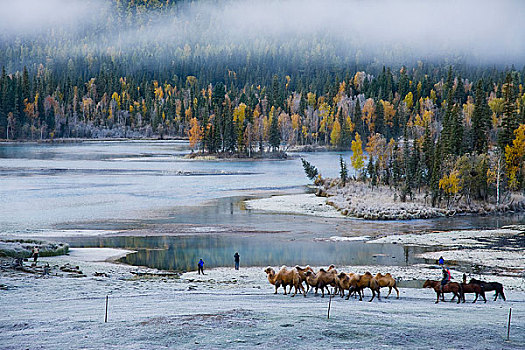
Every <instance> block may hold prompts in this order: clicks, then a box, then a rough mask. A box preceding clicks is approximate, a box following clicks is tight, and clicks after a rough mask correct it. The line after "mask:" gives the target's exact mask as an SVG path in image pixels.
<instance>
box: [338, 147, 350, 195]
mask: <svg viewBox="0 0 525 350" xmlns="http://www.w3.org/2000/svg"><path fill="white" fill-rule="evenodd" d="M339 167H340V170H339V176H340V177H341V182H342V183H343V187H345V186H346V181H347V180H348V168H347V166H346V162H345V161H344V159H343V156H342V155H340V156H339Z"/></svg>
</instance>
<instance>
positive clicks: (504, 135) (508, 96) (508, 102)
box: [498, 73, 520, 152]
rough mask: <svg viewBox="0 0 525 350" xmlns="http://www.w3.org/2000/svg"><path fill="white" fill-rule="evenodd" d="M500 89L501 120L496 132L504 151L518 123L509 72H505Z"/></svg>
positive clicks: (513, 89) (513, 90)
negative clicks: (501, 103) (501, 97)
mask: <svg viewBox="0 0 525 350" xmlns="http://www.w3.org/2000/svg"><path fill="white" fill-rule="evenodd" d="M502 90H503V99H504V102H503V119H502V121H501V130H500V131H499V134H498V145H499V147H500V149H501V150H502V151H503V152H504V150H505V146H507V145H510V144H511V143H512V140H513V138H514V130H516V129H517V128H518V126H519V125H520V123H519V118H518V114H517V113H516V93H515V88H514V86H513V82H512V75H511V73H507V77H506V78H505V84H504V85H503V88H502Z"/></svg>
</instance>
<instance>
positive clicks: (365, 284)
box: [357, 271, 381, 302]
mask: <svg viewBox="0 0 525 350" xmlns="http://www.w3.org/2000/svg"><path fill="white" fill-rule="evenodd" d="M365 288H370V290H371V291H372V299H370V300H369V302H370V301H372V300H374V298H375V296H376V293H377V300H381V294H380V287H379V283H378V282H377V280H376V279H375V278H374V276H372V274H371V273H370V272H368V271H367V272H365V274H364V275H361V276H360V278H359V280H358V281H357V292H358V293H359V301H362V300H363V296H362V294H363V291H364V289H365Z"/></svg>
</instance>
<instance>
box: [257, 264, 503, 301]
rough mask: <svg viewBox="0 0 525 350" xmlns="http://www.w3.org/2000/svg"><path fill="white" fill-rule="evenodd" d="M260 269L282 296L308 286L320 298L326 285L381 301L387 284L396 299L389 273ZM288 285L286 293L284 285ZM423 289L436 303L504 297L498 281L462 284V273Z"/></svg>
mask: <svg viewBox="0 0 525 350" xmlns="http://www.w3.org/2000/svg"><path fill="white" fill-rule="evenodd" d="M264 272H266V275H267V277H268V282H270V284H272V285H274V286H275V294H277V291H278V289H279V288H280V287H282V288H283V289H284V295H286V294H291V296H292V297H294V296H295V295H297V293H301V294H303V296H304V297H306V295H307V294H308V292H309V291H310V290H312V289H315V294H317V293H318V291H319V290H320V291H321V293H322V296H323V297H324V294H325V290H326V292H327V293H328V294H329V295H330V294H331V293H330V287H332V288H333V294H332V295H337V294H339V295H340V296H341V297H344V296H345V293H346V299H347V300H348V299H349V298H350V296H351V295H355V297H356V298H357V296H359V300H363V292H364V290H365V289H366V288H368V289H370V290H371V291H372V298H371V299H370V300H369V301H372V300H374V298H375V296H376V294H377V299H378V300H381V297H380V291H381V288H383V287H388V289H389V290H388V295H387V296H386V297H387V298H388V296H389V295H390V293H391V292H392V289H394V290H395V291H396V293H397V298H398V299H399V289H397V282H396V280H395V278H394V277H392V275H391V274H389V273H387V274H385V275H382V274H381V273H378V274H376V275H375V276H373V275H372V274H371V273H370V272H366V273H364V274H362V275H361V274H357V273H351V272H350V273H346V272H339V273H338V272H337V270H336V268H335V266H334V265H330V266H329V267H328V269H326V270H325V269H323V268H321V269H319V271H317V272H315V271H314V270H313V269H312V268H311V267H310V266H306V267H300V266H295V267H292V268H288V267H286V266H282V267H281V269H280V270H279V271H277V272H276V271H275V270H274V269H273V268H271V267H267V268H266V269H265V270H264ZM303 283H304V284H305V285H306V289H305V287H304V286H303ZM287 287H289V290H288V292H287V290H286V288H287ZM292 288H294V293H293V294H292ZM423 288H432V289H434V291H435V292H436V295H437V299H436V303H438V302H439V300H440V297H441V300H442V301H444V294H445V293H452V294H453V298H452V300H454V298H457V303H460V302H461V301H463V302H465V293H474V294H475V295H476V298H475V299H474V302H476V301H477V299H478V297H479V296H481V297H482V298H483V300H485V302H486V301H487V299H486V298H485V292H488V291H495V292H496V294H495V298H494V300H496V299H497V298H498V296H500V297H501V298H502V299H503V300H506V299H505V294H504V293H503V286H502V285H501V283H498V282H484V281H480V280H476V279H474V278H473V279H471V280H470V282H469V283H466V276H463V283H457V282H448V283H447V284H445V285H444V286H441V281H433V280H426V281H425V283H424V285H423Z"/></svg>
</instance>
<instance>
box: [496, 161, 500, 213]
mask: <svg viewBox="0 0 525 350" xmlns="http://www.w3.org/2000/svg"><path fill="white" fill-rule="evenodd" d="M500 168H501V156H499V157H498V169H497V173H496V204H497V205H499V199H500V195H499V183H500V171H501V170H500Z"/></svg>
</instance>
